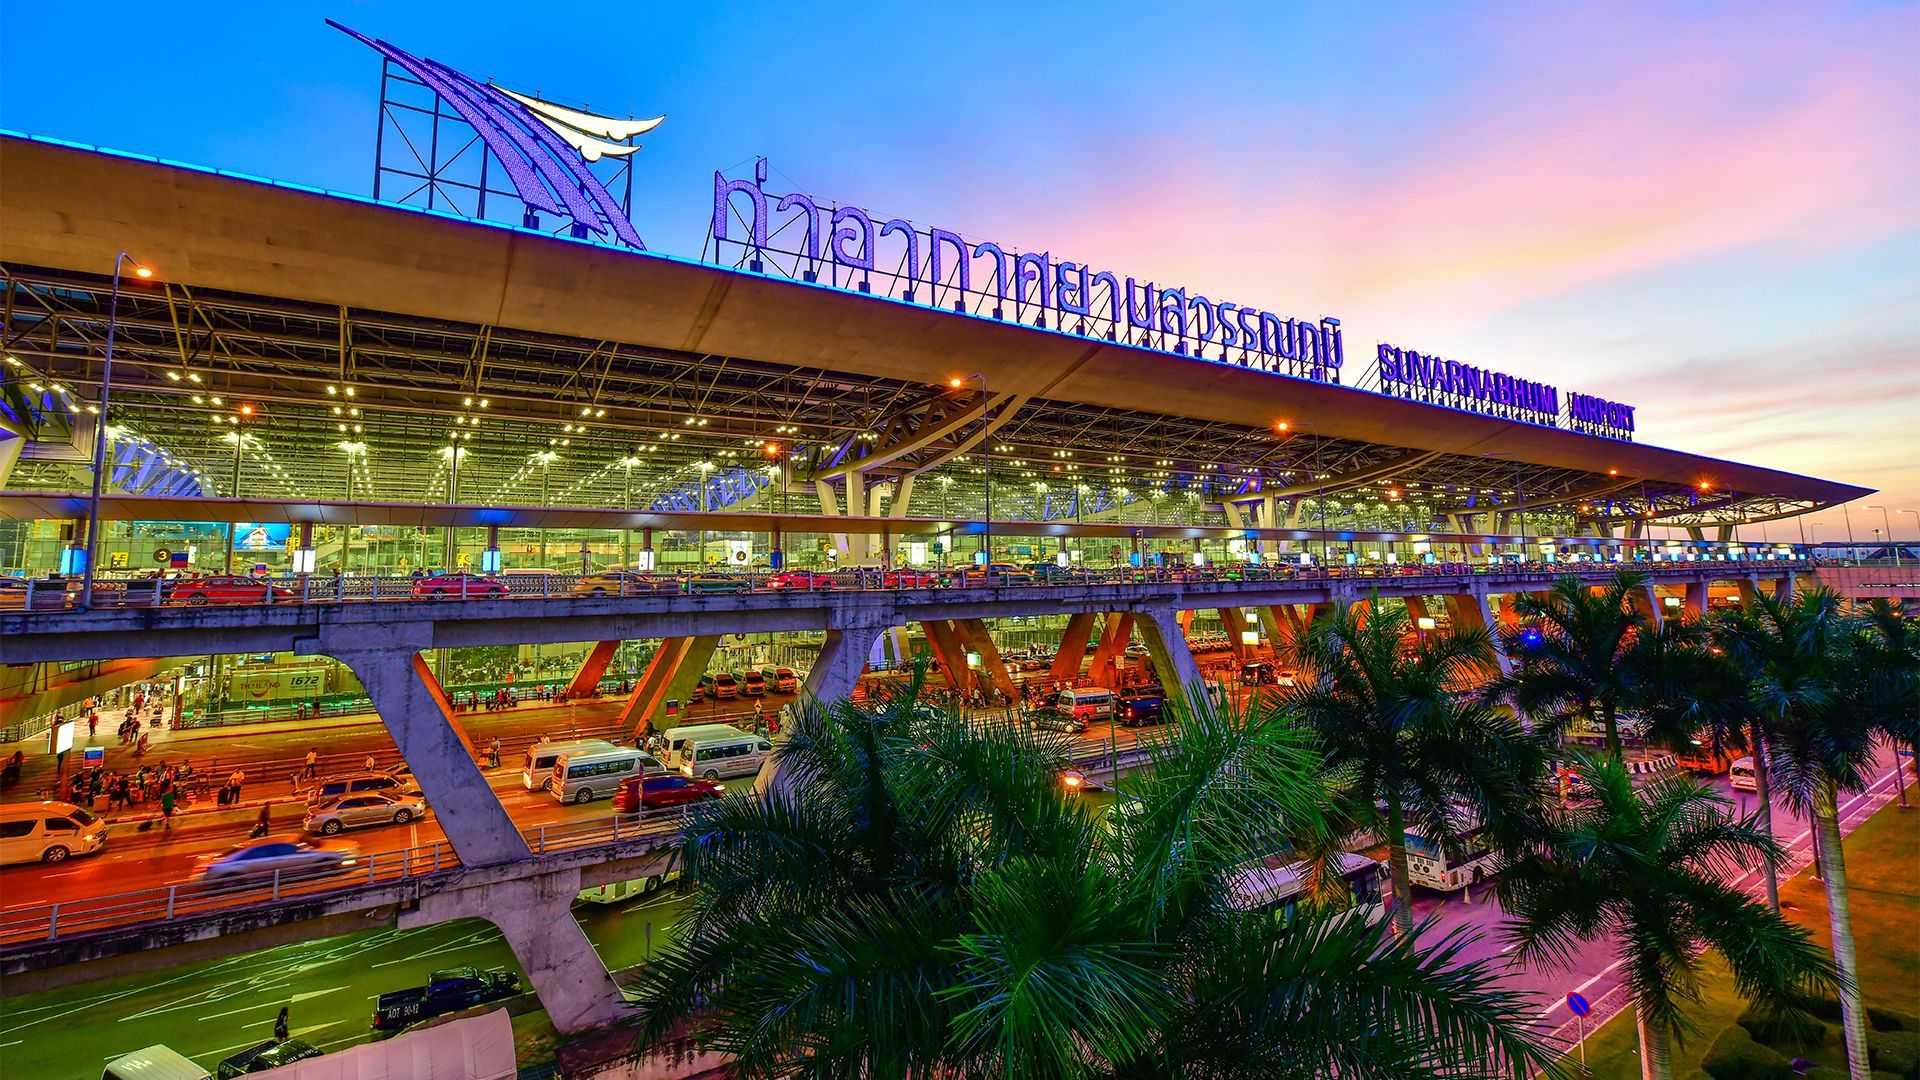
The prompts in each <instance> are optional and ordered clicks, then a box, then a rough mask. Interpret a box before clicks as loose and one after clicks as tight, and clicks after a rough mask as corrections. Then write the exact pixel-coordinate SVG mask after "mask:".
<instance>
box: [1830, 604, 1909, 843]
mask: <svg viewBox="0 0 1920 1080" xmlns="http://www.w3.org/2000/svg"><path fill="white" fill-rule="evenodd" d="M1854 656H1855V669H1856V671H1857V673H1858V674H1857V677H1856V678H1855V679H1852V680H1850V681H1849V682H1848V684H1847V685H1848V687H1849V689H1850V691H1851V692H1852V694H1853V695H1854V697H1855V700H1856V702H1857V704H1858V706H1859V708H1860V709H1861V711H1862V712H1863V713H1865V714H1866V715H1867V716H1868V717H1869V718H1870V719H1871V721H1872V723H1873V724H1874V726H1876V727H1878V728H1879V729H1880V730H1881V731H1882V732H1883V733H1884V734H1885V735H1886V737H1887V738H1888V739H1889V740H1891V741H1892V743H1893V744H1894V746H1895V747H1896V748H1899V747H1904V748H1905V749H1906V750H1907V751H1908V752H1909V753H1910V754H1912V755H1913V756H1914V760H1916V761H1920V705H1916V704H1915V703H1916V702H1920V618H1916V617H1914V616H1912V615H1907V614H1904V613H1903V612H1901V611H1900V610H1898V609H1896V608H1895V607H1894V606H1893V605H1892V604H1890V603H1888V602H1887V601H1885V600H1873V601H1870V602H1869V603H1868V604H1867V606H1866V608H1865V610H1863V611H1861V612H1860V632H1859V636H1858V637H1857V638H1856V639H1855V642H1854ZM1894 763H1895V766H1896V768H1895V772H1896V774H1897V778H1898V782H1899V785H1900V805H1901V806H1906V805H1907V775H1906V768H1905V767H1904V766H1902V765H1900V761H1899V757H1898V756H1897V755H1896V756H1895V758H1894Z"/></svg>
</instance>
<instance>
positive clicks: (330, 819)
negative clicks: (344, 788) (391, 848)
mask: <svg viewBox="0 0 1920 1080" xmlns="http://www.w3.org/2000/svg"><path fill="white" fill-rule="evenodd" d="M426 813H427V800H426V797H425V796H422V795H395V794H392V793H389V792H381V791H363V792H361V793H359V794H357V795H345V796H341V797H340V798H336V799H329V800H327V801H326V802H323V803H321V804H319V805H318V806H315V807H314V808H313V809H311V810H308V811H307V818H306V821H305V825H306V829H307V831H308V832H311V833H319V834H320V835H322V836H333V835H335V834H337V833H338V832H340V830H342V829H357V828H360V827H362V826H365V825H385V824H387V823H388V822H392V823H393V824H395V825H405V824H406V823H407V822H409V821H413V820H416V819H418V818H422V817H425V816H426Z"/></svg>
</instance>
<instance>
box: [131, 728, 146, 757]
mask: <svg viewBox="0 0 1920 1080" xmlns="http://www.w3.org/2000/svg"><path fill="white" fill-rule="evenodd" d="M146 752H147V733H146V732H144V731H143V732H141V733H140V741H139V742H138V743H136V744H135V745H134V748H133V756H134V757H144V756H145V755H146Z"/></svg>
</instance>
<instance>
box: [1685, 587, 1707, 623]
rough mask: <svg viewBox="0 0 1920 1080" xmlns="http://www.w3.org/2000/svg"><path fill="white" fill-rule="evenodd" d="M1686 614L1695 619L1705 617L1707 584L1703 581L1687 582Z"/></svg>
mask: <svg viewBox="0 0 1920 1080" xmlns="http://www.w3.org/2000/svg"><path fill="white" fill-rule="evenodd" d="M1686 609H1687V614H1688V615H1689V616H1691V617H1692V618H1695V619H1704V618H1706V617H1707V583H1706V582H1704V581H1689V582H1687V602H1686Z"/></svg>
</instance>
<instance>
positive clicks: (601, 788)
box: [547, 746, 667, 803]
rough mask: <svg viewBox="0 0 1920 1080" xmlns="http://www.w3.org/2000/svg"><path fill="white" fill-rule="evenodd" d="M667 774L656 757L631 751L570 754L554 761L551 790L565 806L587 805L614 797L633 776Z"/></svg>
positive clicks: (664, 767)
mask: <svg viewBox="0 0 1920 1080" xmlns="http://www.w3.org/2000/svg"><path fill="white" fill-rule="evenodd" d="M666 771H667V767H666V766H665V765H662V764H660V763H659V762H658V761H656V760H654V758H653V755H651V754H648V753H647V752H646V751H644V750H635V749H633V748H631V747H623V746H613V747H609V748H607V749H605V750H595V749H581V750H569V751H567V752H566V753H564V754H561V755H560V756H559V757H558V758H556V759H554V762H553V778H552V779H550V780H549V781H547V790H548V791H551V792H553V797H554V798H556V799H558V800H560V801H561V802H563V803H566V802H571V803H586V802H592V801H593V800H595V799H598V798H602V797H611V796H612V795H613V793H614V791H615V790H616V789H618V788H619V787H620V782H621V781H622V780H625V779H626V778H627V777H629V776H658V775H660V774H661V773H664V772H666Z"/></svg>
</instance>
